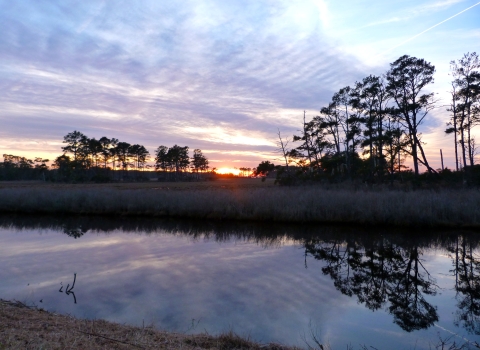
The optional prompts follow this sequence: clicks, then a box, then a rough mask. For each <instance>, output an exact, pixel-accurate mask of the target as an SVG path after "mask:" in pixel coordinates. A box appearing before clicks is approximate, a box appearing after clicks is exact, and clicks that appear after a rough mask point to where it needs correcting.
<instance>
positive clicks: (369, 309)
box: [0, 217, 480, 349]
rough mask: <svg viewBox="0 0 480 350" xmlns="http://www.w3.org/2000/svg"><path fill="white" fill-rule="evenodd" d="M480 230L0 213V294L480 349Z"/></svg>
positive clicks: (71, 308) (189, 322) (192, 322)
mask: <svg viewBox="0 0 480 350" xmlns="http://www.w3.org/2000/svg"><path fill="white" fill-rule="evenodd" d="M478 237H479V236H478V234H476V233H474V232H469V231H438V230H437V231H421V232H420V231H414V230H392V229H387V228H383V229H366V228H352V227H338V226H337V227H333V226H318V225H317V226H299V225H282V224H254V223H236V222H226V223H225V222H223V223H222V222H198V221H197V222H192V221H173V220H167V221H165V220H153V219H126V218H109V219H101V218H69V217H67V218H49V217H8V218H7V217H0V264H1V266H2V268H1V269H0V298H2V299H8V300H14V299H15V300H19V301H22V302H25V303H26V304H29V305H36V306H38V307H41V308H44V309H46V310H49V311H55V312H59V313H64V314H71V315H75V316H78V317H81V318H89V319H107V320H110V321H114V322H119V323H127V324H132V325H138V326H141V325H143V324H145V325H154V326H155V327H156V328H159V329H165V330H170V331H175V332H186V333H201V332H205V331H207V332H208V333H210V334H218V333H220V332H225V331H230V330H233V331H234V332H236V333H237V334H239V335H242V336H247V337H250V338H251V339H253V340H256V341H260V342H279V343H283V344H286V345H297V346H300V347H304V348H306V347H307V345H306V344H307V343H309V344H311V345H314V340H313V338H314V337H315V338H317V339H318V340H320V341H321V342H322V343H324V344H329V345H330V346H331V348H332V349H345V348H347V346H351V348H353V349H360V348H361V347H362V346H363V345H366V346H367V347H370V346H372V347H374V348H377V349H413V348H415V349H430V348H435V346H436V345H438V344H439V342H440V339H443V340H446V339H448V342H450V343H453V342H454V341H455V342H456V344H460V345H461V344H467V345H469V346H470V347H471V348H475V346H474V342H479V343H480V256H479V253H480V251H479V239H478Z"/></svg>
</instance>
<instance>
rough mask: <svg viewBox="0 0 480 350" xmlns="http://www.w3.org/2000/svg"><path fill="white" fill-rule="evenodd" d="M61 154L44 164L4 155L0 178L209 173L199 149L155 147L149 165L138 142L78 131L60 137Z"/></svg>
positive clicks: (75, 178) (197, 175)
mask: <svg viewBox="0 0 480 350" xmlns="http://www.w3.org/2000/svg"><path fill="white" fill-rule="evenodd" d="M63 143H65V146H64V147H62V151H63V154H62V155H60V156H58V157H56V158H55V159H54V161H53V163H52V165H51V167H49V166H48V164H47V163H48V162H49V160H48V159H42V158H35V160H34V161H32V160H30V159H27V158H25V157H19V156H14V155H8V154H4V155H3V157H4V162H3V163H0V180H32V179H35V180H37V179H43V180H45V181H47V180H49V181H65V182H70V181H74V182H84V181H96V182H107V181H118V180H133V181H148V180H149V178H150V177H151V174H152V172H153V171H155V172H156V175H158V178H159V180H162V179H163V180H166V179H168V180H175V181H176V180H199V179H202V178H205V176H202V173H208V172H209V169H210V167H209V163H208V159H207V157H205V156H204V155H203V153H202V151H201V150H200V149H195V150H194V152H193V157H192V158H190V156H189V147H188V146H183V147H181V146H178V145H174V146H172V147H170V148H169V147H166V146H159V147H158V148H157V149H156V150H155V153H154V162H155V163H154V165H149V164H147V162H148V161H149V160H150V152H149V151H148V150H147V149H146V148H145V146H143V145H140V144H130V143H128V142H121V141H119V140H118V139H116V138H108V137H105V136H104V137H101V138H100V139H98V140H97V139H96V138H89V137H87V136H86V135H84V134H83V133H81V132H80V131H76V130H75V131H73V132H71V133H68V134H67V135H65V136H64V138H63Z"/></svg>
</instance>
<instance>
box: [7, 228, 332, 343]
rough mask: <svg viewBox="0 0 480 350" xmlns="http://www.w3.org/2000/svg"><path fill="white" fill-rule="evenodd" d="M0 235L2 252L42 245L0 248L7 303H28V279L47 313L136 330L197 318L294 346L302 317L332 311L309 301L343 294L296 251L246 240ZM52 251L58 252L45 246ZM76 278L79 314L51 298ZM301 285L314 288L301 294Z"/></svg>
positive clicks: (214, 327) (215, 328) (211, 326)
mask: <svg viewBox="0 0 480 350" xmlns="http://www.w3.org/2000/svg"><path fill="white" fill-rule="evenodd" d="M3 231H4V232H2V236H1V237H2V238H1V246H2V247H7V246H8V247H9V250H14V249H17V248H21V247H19V245H17V244H15V243H14V242H15V241H17V240H19V238H20V237H19V235H22V238H21V239H20V240H22V241H24V239H25V238H26V237H28V241H32V243H31V244H35V245H37V246H38V249H37V250H33V249H30V248H27V249H23V250H22V253H23V254H20V252H19V253H18V254H14V255H10V256H8V257H7V256H6V255H4V254H3V250H4V249H1V250H2V251H1V253H2V254H0V256H1V258H0V262H1V263H2V264H3V263H4V262H5V261H8V262H9V264H10V265H11V266H16V271H13V270H9V269H5V270H2V272H0V278H1V279H2V281H5V283H6V284H3V285H2V287H0V291H1V295H2V297H4V298H5V297H6V298H15V297H16V296H17V295H18V294H17V293H23V295H24V297H25V298H26V297H28V295H26V294H25V292H22V290H24V288H23V287H21V286H20V287H19V284H23V282H22V283H21V282H20V281H21V280H22V279H23V280H25V281H27V280H29V281H30V282H29V283H30V284H31V286H32V288H34V290H35V300H36V299H40V298H43V299H44V304H43V306H44V307H47V308H49V309H54V310H56V311H61V312H72V313H74V314H76V315H78V316H82V317H83V316H86V317H95V318H107V319H111V320H115V321H119V322H128V323H133V324H140V322H141V320H142V319H144V320H145V322H147V323H150V322H154V323H155V324H156V325H157V326H158V327H162V328H167V329H170V330H177V331H184V330H186V329H188V326H189V324H190V321H191V319H192V318H195V319H197V320H198V319H200V318H201V324H200V327H201V329H202V330H203V329H204V328H206V329H207V330H208V331H209V332H219V331H224V330H228V329H229V327H233V328H234V329H235V330H237V329H238V331H245V333H247V332H248V333H250V334H251V336H252V337H255V338H257V339H262V340H266V337H268V339H271V340H279V341H286V342H288V341H292V340H291V337H292V335H293V336H294V337H297V335H299V334H301V332H302V330H303V328H304V327H305V326H306V324H305V323H304V322H299V320H304V319H305V318H307V322H308V319H310V318H313V317H315V318H316V319H318V318H319V317H320V318H321V319H323V318H324V316H323V315H326V314H327V313H329V311H328V309H329V308H331V307H332V306H331V305H332V304H331V303H327V304H325V305H324V304H323V302H322V303H321V305H317V306H316V307H315V306H314V305H312V304H311V302H309V300H311V298H312V296H315V295H317V296H319V295H320V294H321V295H322V296H323V298H329V299H330V300H335V299H336V298H337V296H336V293H335V292H334V291H333V290H331V288H329V286H328V284H325V283H323V284H322V283H320V281H319V279H318V274H315V275H311V276H310V277H308V276H305V273H307V274H308V273H309V272H310V271H309V270H305V269H304V268H303V260H302V256H301V254H299V251H298V246H295V245H294V246H275V248H273V249H271V248H265V247H264V246H259V245H256V244H253V243H246V242H242V240H237V241H236V243H235V242H232V243H229V242H223V243H221V244H219V243H217V242H215V241H210V240H203V239H202V240H198V241H197V242H193V241H192V240H191V239H190V238H188V237H176V236H172V235H167V234H154V235H151V236H145V235H136V234H121V233H120V234H119V233H116V234H114V235H107V236H105V235H95V234H92V233H87V234H86V235H84V236H82V237H81V238H79V239H78V240H74V239H72V238H70V237H67V236H65V235H63V234H60V233H58V234H55V233H54V232H49V233H48V234H47V235H42V236H39V235H38V234H36V233H35V232H32V231H30V232H29V231H26V230H25V231H19V232H17V233H16V234H12V233H9V232H5V230H3ZM239 243H241V244H239ZM285 243H288V244H291V243H292V242H291V240H290V242H285ZM53 245H58V247H59V248H58V249H48V247H49V246H53ZM42 248H45V252H44V253H43V254H42V253H41V251H42ZM27 257H28V258H27ZM285 260H287V261H290V263H288V264H285ZM279 266H281V268H279ZM292 270H293V271H292ZM297 270H298V272H299V274H298V273H296V272H297ZM20 271H21V275H19V274H17V273H18V272H20ZM73 272H77V274H78V275H77V283H76V286H75V292H76V296H77V299H78V301H79V304H78V307H77V309H74V308H73V307H72V306H71V305H70V304H68V303H69V302H71V301H70V300H68V299H66V298H59V297H58V296H57V295H56V294H55V293H58V291H57V290H58V287H59V283H60V282H61V281H63V284H64V285H65V284H66V283H67V281H69V280H70V279H71V276H72V273H73ZM20 276H23V277H20ZM292 276H293V277H292ZM302 276H303V277H302ZM6 277H7V278H6ZM320 280H321V279H320ZM305 282H307V283H308V286H306V287H305V288H298V286H299V284H301V283H305ZM22 288H23V289H22ZM329 289H330V290H329ZM278 290H282V293H278ZM35 300H32V301H35ZM305 315H310V316H308V317H307V316H305ZM307 324H308V323H307ZM288 329H290V330H289V331H288V332H287V330H288ZM286 332H287V333H286ZM286 334H289V336H288V337H287V338H285V336H286Z"/></svg>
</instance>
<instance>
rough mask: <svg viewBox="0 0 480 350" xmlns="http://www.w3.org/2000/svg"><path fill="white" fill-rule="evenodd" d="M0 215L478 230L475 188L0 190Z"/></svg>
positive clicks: (479, 205) (479, 203) (478, 206)
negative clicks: (71, 215) (208, 220)
mask: <svg viewBox="0 0 480 350" xmlns="http://www.w3.org/2000/svg"><path fill="white" fill-rule="evenodd" d="M0 212H1V213H18V214H24V213H29V214H55V215H56V214H81V215H123V216H150V217H180V218H192V219H220V220H256V221H276V222H322V223H348V224H366V225H389V226H391V225H396V226H429V227H438V226H443V227H445V226H447V227H471V228H472V227H473V228H478V227H480V191H478V190H442V191H426V190H425V191H413V192H404V191H377V192H374V191H354V190H348V189H346V190H342V189H335V190H326V189H322V188H318V187H293V188H285V187H281V188H278V187H244V188H235V187H232V188H218V187H217V188H202V189H196V188H189V189H185V190H169V189H168V188H155V187H151V186H150V187H146V188H135V189H130V188H123V187H121V188H116V187H101V186H98V187H92V186H89V185H86V186H83V185H76V186H68V187H64V186H59V187H48V186H47V187H45V186H27V187H13V188H8V187H3V188H0Z"/></svg>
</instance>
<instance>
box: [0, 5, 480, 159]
mask: <svg viewBox="0 0 480 350" xmlns="http://www.w3.org/2000/svg"><path fill="white" fill-rule="evenodd" d="M0 29H1V31H0V33H1V35H0V154H4V153H7V154H15V155H21V156H27V157H32V158H33V157H43V158H49V159H54V158H55V157H56V156H58V155H60V154H62V151H61V147H62V146H63V144H62V141H63V137H64V136H65V135H66V134H67V133H69V132H72V131H74V130H78V131H81V132H82V133H84V134H85V135H87V136H88V137H95V138H97V139H98V138H100V137H102V136H107V137H109V138H111V137H114V138H118V139H119V140H120V141H124V142H128V143H131V144H134V143H138V144H142V145H144V146H145V147H146V148H147V149H148V150H149V151H150V153H151V154H153V153H154V150H155V149H156V148H157V147H158V146H160V145H165V146H168V147H171V146H173V145H174V144H178V145H180V146H185V145H186V146H189V147H190V149H191V150H192V151H193V149H195V148H200V149H201V150H202V151H203V153H204V154H205V155H206V156H207V158H208V159H209V161H210V166H211V167H217V168H221V167H254V166H256V165H258V163H260V161H263V160H270V161H272V162H274V163H280V160H279V157H280V155H279V154H278V152H277V151H276V150H277V147H276V141H277V137H278V136H277V132H278V130H280V132H281V134H282V135H283V136H285V137H291V136H292V135H294V134H298V130H299V129H300V128H301V127H302V120H303V111H306V117H307V119H311V118H312V117H314V116H315V115H318V113H319V110H320V109H321V108H322V107H323V106H325V105H327V104H328V102H329V101H330V99H331V97H332V95H333V93H334V92H336V91H338V90H339V89H340V88H342V87H344V86H347V85H353V84H354V83H355V82H356V81H360V80H361V79H363V78H364V77H366V76H368V75H370V74H376V75H380V74H383V73H385V72H386V71H387V70H388V69H389V64H390V63H392V62H394V61H395V60H396V59H397V58H399V57H400V56H402V55H405V54H407V55H410V56H415V57H418V58H424V59H425V60H427V61H428V62H431V63H432V64H433V65H435V67H436V73H435V83H434V84H433V85H431V86H429V87H428V89H429V90H430V91H433V92H435V93H436V94H437V95H436V97H437V99H438V103H437V106H438V108H436V109H435V110H434V111H432V112H431V114H430V115H429V116H428V117H427V119H426V121H425V123H424V125H422V126H421V127H420V131H421V132H422V133H423V140H424V141H425V142H426V146H425V148H426V153H427V158H428V159H429V162H431V164H432V165H433V167H434V168H437V167H439V166H440V156H439V149H442V150H443V153H444V157H445V165H446V166H449V167H450V168H452V167H454V158H453V136H451V135H445V133H444V130H445V123H446V122H447V121H448V119H449V116H448V112H446V110H445V109H446V107H445V105H447V104H448V103H449V98H448V90H449V87H450V81H451V76H449V63H450V61H451V60H458V59H460V58H461V57H462V56H463V55H464V54H465V53H467V52H474V51H476V52H479V53H480V45H479V44H480V2H478V1H477V0H473V1H471V0H431V1H418V0H416V1H413V0H390V1H381V0H369V1H363V0H344V1H333V0H297V1H292V0H275V1H273V0H242V1H237V0H228V1H225V0H196V1H193V0H182V1H167V0H164V1H158V0H151V1H148V0H143V1H122V0H116V1H113V0H112V1H101V0H96V1H88V0H81V1H80V0H79V1H63V0H62V1H60V0H57V1H54V0H51V1H48V0H45V1H37V0H18V1H10V0H0ZM479 133H480V132H479ZM292 145H294V144H292Z"/></svg>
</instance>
